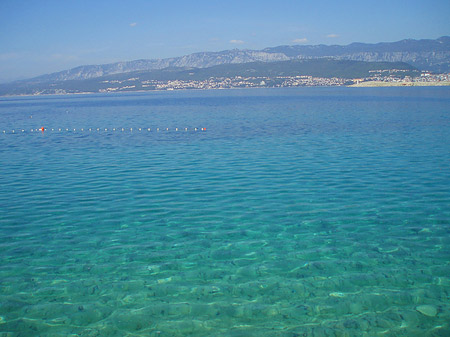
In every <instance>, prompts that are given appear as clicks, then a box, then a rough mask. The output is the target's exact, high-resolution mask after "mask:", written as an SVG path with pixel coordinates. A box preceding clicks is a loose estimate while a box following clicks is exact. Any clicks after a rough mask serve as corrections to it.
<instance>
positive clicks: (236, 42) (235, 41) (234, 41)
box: [230, 40, 245, 44]
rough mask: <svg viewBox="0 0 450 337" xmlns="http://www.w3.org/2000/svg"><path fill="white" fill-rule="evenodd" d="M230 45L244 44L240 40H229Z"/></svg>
mask: <svg viewBox="0 0 450 337" xmlns="http://www.w3.org/2000/svg"><path fill="white" fill-rule="evenodd" d="M230 43H233V44H244V43H245V42H244V41H242V40H230Z"/></svg>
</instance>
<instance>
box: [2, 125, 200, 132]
mask: <svg viewBox="0 0 450 337" xmlns="http://www.w3.org/2000/svg"><path fill="white" fill-rule="evenodd" d="M38 131H41V132H42V133H44V132H64V131H65V132H77V131H81V132H88V131H89V132H92V131H94V132H95V131H97V132H102V131H104V132H108V131H109V132H114V131H121V132H125V131H129V132H133V131H138V132H142V131H147V132H151V131H156V132H160V131H166V132H167V131H175V132H179V131H185V132H187V131H206V128H172V129H169V128H162V129H161V128H156V129H152V128H142V127H140V128H88V129H87V128H86V129H85V128H79V129H77V128H73V129H72V128H70V129H69V128H46V127H44V126H42V127H40V128H34V129H33V128H32V129H30V132H38ZM18 132H22V133H26V132H28V131H27V130H26V129H11V130H2V133H4V134H7V133H18Z"/></svg>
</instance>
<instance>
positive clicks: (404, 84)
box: [0, 81, 450, 99]
mask: <svg viewBox="0 0 450 337" xmlns="http://www.w3.org/2000/svg"><path fill="white" fill-rule="evenodd" d="M445 86H450V81H440V82H382V81H367V82H362V83H357V84H350V85H316V86H314V85H311V86H297V87H289V88H336V87H340V88H378V87H445ZM279 88H281V87H242V88H208V89H194V88H186V89H173V90H162V89H155V90H126V91H116V92H89V91H86V92H66V93H45V94H17V95H0V99H2V98H11V97H43V96H73V95H80V96H82V95H103V94H105V95H111V94H127V93H128V94H130V93H146V92H147V93H148V92H170V91H189V90H191V91H209V90H211V91H212V90H242V89H244V90H248V89H250V90H251V89H256V90H257V89H279ZM285 88H288V87H285Z"/></svg>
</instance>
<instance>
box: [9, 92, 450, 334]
mask: <svg viewBox="0 0 450 337" xmlns="http://www.w3.org/2000/svg"><path fill="white" fill-rule="evenodd" d="M42 126H44V127H45V128H46V129H47V131H45V132H44V133H42V132H39V131H37V132H36V131H33V132H32V131H31V129H33V130H35V129H36V128H40V127H42ZM52 128H53V129H54V131H51V129H52ZM59 128H61V129H62V131H59ZM81 128H83V129H84V130H83V131H81ZM89 128H91V129H92V131H88V129H89ZM97 128H99V129H100V130H99V131H97ZM113 128H116V130H115V131H113ZM122 128H124V131H121V129H122ZM130 128H133V131H130ZM139 128H141V131H139ZM144 128H145V129H144ZM148 128H151V131H148ZM157 128H160V131H156V129H157ZM166 128H168V129H169V130H168V131H167V130H166ZM175 128H179V130H178V131H176V129H175ZM185 128H188V130H187V131H186V130H185ZM194 128H198V130H197V131H195V129H194ZM200 128H206V131H201V130H200ZM66 129H68V131H66ZM73 129H75V131H73ZM105 129H107V130H106V131H105ZM3 130H5V133H3ZM12 130H14V133H13V132H12ZM22 130H24V131H23V132H22ZM0 132H1V133H0V261H1V262H0V336H2V337H6V336H8V337H11V336H289V337H294V336H449V335H450V323H449V322H450V89H449V88H374V89H371V88H302V89H279V90H264V89H259V90H227V91H203V92H195V91H193V92H192V91H190V92H170V93H161V92H159V93H158V92H155V93H145V94H127V95H115V96H114V95H113V96H111V95H98V96H95V95H90V96H51V97H50V96H49V97H27V98H25V97H22V98H1V99H0Z"/></svg>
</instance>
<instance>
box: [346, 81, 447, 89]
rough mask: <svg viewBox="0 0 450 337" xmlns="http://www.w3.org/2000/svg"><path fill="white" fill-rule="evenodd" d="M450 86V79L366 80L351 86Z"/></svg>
mask: <svg viewBox="0 0 450 337" xmlns="http://www.w3.org/2000/svg"><path fill="white" fill-rule="evenodd" d="M445 86H450V81H441V82H381V81H366V82H361V83H356V84H351V85H349V86H348V87H350V88H375V87H445Z"/></svg>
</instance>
